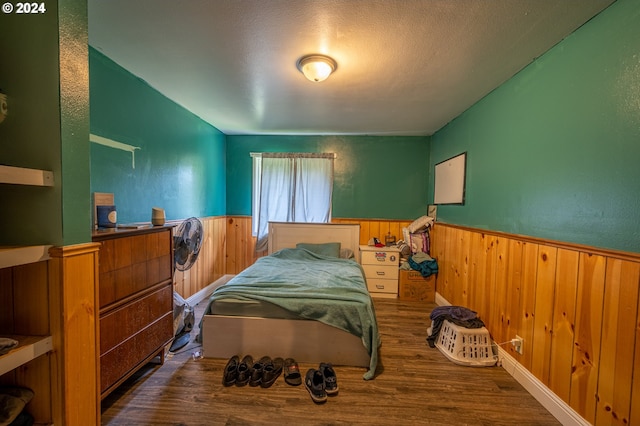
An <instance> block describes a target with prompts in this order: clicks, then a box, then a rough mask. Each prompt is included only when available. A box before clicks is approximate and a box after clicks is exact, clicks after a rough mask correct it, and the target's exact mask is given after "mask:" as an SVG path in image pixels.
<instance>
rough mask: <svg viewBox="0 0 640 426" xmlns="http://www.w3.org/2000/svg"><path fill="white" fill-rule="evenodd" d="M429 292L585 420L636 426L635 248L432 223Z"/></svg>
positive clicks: (639, 260)
mask: <svg viewBox="0 0 640 426" xmlns="http://www.w3.org/2000/svg"><path fill="white" fill-rule="evenodd" d="M431 254H432V256H433V257H435V258H436V259H437V260H438V266H439V274H438V277H437V284H436V286H437V292H438V294H439V296H441V297H442V298H444V299H445V300H446V301H447V302H449V303H451V304H453V305H460V306H466V307H468V308H470V309H473V310H474V311H476V312H478V315H479V316H480V318H481V319H482V320H483V321H484V322H485V324H486V326H487V328H488V329H489V331H490V333H491V335H492V338H493V339H494V341H496V342H506V341H510V340H511V339H512V338H514V337H515V336H516V335H518V336H521V337H522V338H523V339H524V344H523V353H522V354H519V353H517V352H515V350H514V347H513V346H511V345H508V344H507V345H505V346H502V348H503V349H504V350H505V351H508V354H509V355H510V356H511V357H513V359H515V363H516V364H515V365H516V366H518V365H519V366H520V367H521V368H524V369H526V371H528V372H529V373H531V374H532V375H533V376H535V378H537V379H538V380H539V381H540V382H541V383H542V384H543V385H544V386H546V387H547V388H548V390H550V391H551V392H553V394H555V395H556V396H557V397H559V398H560V399H561V400H562V401H564V403H565V404H566V405H568V406H569V407H571V408H572V409H573V410H574V411H575V412H576V413H578V414H579V415H580V416H581V417H582V418H583V419H584V420H587V421H588V422H589V423H591V424H594V425H612V424H620V425H622V424H625V425H633V424H640V331H639V330H640V326H639V325H640V315H639V310H638V296H639V292H638V288H639V285H640V254H637V253H623V252H616V251H610V250H602V249H597V248H593V247H586V246H579V245H573V244H567V243H561V242H555V241H546V240H541V239H535V238H528V237H523V236H516V235H507V234H503V233H498V232H490V231H484V230H477V229H469V228H465V227H459V226H454V225H447V224H442V223H436V225H435V226H434V228H433V231H432V253H431Z"/></svg>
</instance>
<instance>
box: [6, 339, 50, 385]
mask: <svg viewBox="0 0 640 426" xmlns="http://www.w3.org/2000/svg"><path fill="white" fill-rule="evenodd" d="M2 337H8V338H10V339H14V340H17V341H18V342H19V343H18V346H16V347H15V348H13V349H11V350H10V351H9V352H8V353H6V354H4V355H0V376H2V375H3V374H4V373H6V372H8V371H11V370H13V369H15V368H18V367H20V366H21V365H23V364H26V363H27V362H29V361H31V360H32V359H35V358H37V357H39V356H40V355H44V354H46V353H47V352H49V351H51V350H52V349H53V339H52V338H51V336H16V335H10V336H2Z"/></svg>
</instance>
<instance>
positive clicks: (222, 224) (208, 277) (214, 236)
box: [174, 216, 251, 299]
mask: <svg viewBox="0 0 640 426" xmlns="http://www.w3.org/2000/svg"><path fill="white" fill-rule="evenodd" d="M199 219H200V221H201V222H202V227H203V230H204V237H203V240H202V248H201V249H200V254H199V255H198V260H197V261H196V263H194V265H193V266H192V267H191V268H190V269H188V270H186V271H178V270H176V271H175V274H174V289H175V291H176V292H177V293H178V294H180V295H181V296H182V297H184V298H185V299H187V298H189V297H191V296H193V295H195V294H197V293H198V292H200V291H202V290H204V289H206V288H207V287H208V286H209V285H210V284H212V283H214V282H215V281H217V280H218V279H220V278H222V277H223V276H224V275H225V274H226V273H227V272H226V258H227V253H226V252H227V225H226V222H227V218H226V217H225V216H217V217H204V218H199ZM181 222H182V221H176V224H175V225H176V228H175V229H177V227H178V225H180V223H181ZM249 235H251V233H249Z"/></svg>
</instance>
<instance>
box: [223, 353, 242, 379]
mask: <svg viewBox="0 0 640 426" xmlns="http://www.w3.org/2000/svg"><path fill="white" fill-rule="evenodd" d="M239 363H240V357H239V356H238V355H234V356H232V357H231V358H229V362H227V365H226V366H225V367H224V375H223V376H222V385H223V386H231V385H232V384H234V383H235V382H236V380H237V378H238V364H239Z"/></svg>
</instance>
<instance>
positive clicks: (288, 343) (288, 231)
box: [200, 223, 380, 379]
mask: <svg viewBox="0 0 640 426" xmlns="http://www.w3.org/2000/svg"><path fill="white" fill-rule="evenodd" d="M359 234H360V226H359V225H350V224H309V223H270V225H269V245H268V256H264V257H262V258H260V259H258V261H256V262H255V263H254V264H253V265H252V266H250V267H249V268H247V269H245V270H244V271H242V272H241V273H240V274H238V275H236V276H235V277H234V278H232V279H231V280H230V281H229V282H228V283H226V284H225V285H223V286H221V287H219V288H218V289H216V290H215V291H214V293H213V294H212V295H211V297H210V299H209V303H208V305H207V307H206V309H205V313H204V316H203V318H202V321H201V327H200V330H201V331H200V332H201V340H202V345H203V354H204V356H205V357H211V358H230V357H231V356H233V355H240V356H242V355H245V354H250V355H253V356H254V357H255V356H258V357H259V356H262V355H268V356H271V357H276V356H281V357H283V358H288V357H290V358H294V359H295V360H296V361H298V362H304V363H320V362H331V363H333V364H334V365H349V366H360V367H366V368H367V371H366V373H365V374H364V376H363V377H364V378H365V379H372V378H373V377H374V375H375V370H376V366H377V362H378V347H379V345H380V338H379V334H378V327H377V322H376V317H375V311H374V307H373V303H372V301H371V297H370V295H369V293H368V291H367V286H366V281H365V278H364V274H363V272H362V268H361V267H360V265H359V264H358V263H357V261H356V259H355V257H356V256H357V255H358V245H359ZM328 243H340V244H339V246H340V254H341V257H335V256H334V254H335V253H333V254H332V255H329V256H327V253H326V251H325V249H326V248H327V247H329V248H330V249H331V250H333V249H335V244H328ZM298 244H302V245H303V246H302V247H297V245H298ZM348 254H352V255H353V257H352V258H351V259H346V258H345V257H346V256H348Z"/></svg>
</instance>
